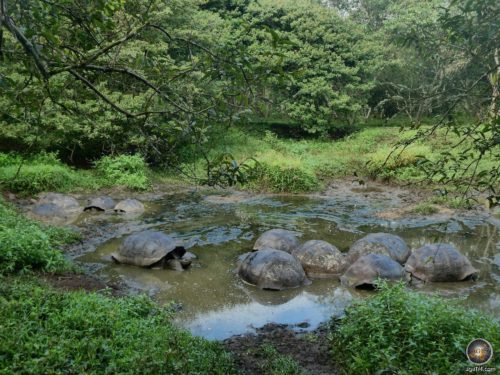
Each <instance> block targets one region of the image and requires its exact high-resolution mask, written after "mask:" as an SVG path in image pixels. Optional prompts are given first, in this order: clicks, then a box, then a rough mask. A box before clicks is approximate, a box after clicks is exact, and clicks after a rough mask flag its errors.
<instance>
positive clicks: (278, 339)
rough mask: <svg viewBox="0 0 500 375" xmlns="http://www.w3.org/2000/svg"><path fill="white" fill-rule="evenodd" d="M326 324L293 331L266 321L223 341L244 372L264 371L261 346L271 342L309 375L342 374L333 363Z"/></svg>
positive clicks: (246, 374)
mask: <svg viewBox="0 0 500 375" xmlns="http://www.w3.org/2000/svg"><path fill="white" fill-rule="evenodd" d="M327 332H328V331H327V327H325V326H321V327H320V328H318V329H316V330H315V331H313V332H307V333H306V332H305V331H298V332H297V331H294V330H292V329H291V328H290V327H288V326H286V325H281V324H267V325H265V326H264V327H262V328H259V329H257V331H256V333H255V334H245V335H238V336H233V337H230V338H228V339H226V340H224V342H223V344H224V346H225V348H226V349H227V350H228V351H230V352H232V353H233V355H234V358H235V360H236V365H237V367H238V369H239V370H240V371H241V373H242V374H245V375H253V374H262V368H263V366H264V363H265V361H266V358H264V357H263V356H262V354H261V353H260V351H259V348H260V347H261V345H263V344H270V345H272V346H273V347H274V348H276V350H277V351H278V352H279V353H280V354H282V355H286V356H288V357H290V358H292V359H293V360H294V361H295V362H297V364H298V365H299V366H300V368H301V370H302V371H303V372H304V373H306V374H314V375H336V374H340V371H339V368H338V366H337V365H336V364H335V363H334V361H333V359H332V356H331V353H330V348H329V344H328V339H327Z"/></svg>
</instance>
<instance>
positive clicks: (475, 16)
mask: <svg viewBox="0 0 500 375" xmlns="http://www.w3.org/2000/svg"><path fill="white" fill-rule="evenodd" d="M0 5H1V6H0V28H1V36H0V59H1V60H2V63H1V64H0V90H1V95H0V124H1V126H2V129H3V131H2V133H1V134H0V150H2V149H3V150H4V151H11V150H17V151H21V152H22V153H25V154H33V153H36V152H39V151H42V150H45V151H57V152H58V154H59V156H60V157H61V158H62V160H63V161H65V162H71V163H76V164H86V165H87V166H89V165H92V163H94V162H95V161H96V160H98V159H100V158H101V157H102V156H106V155H117V154H136V153H137V154H140V155H143V156H144V157H145V160H146V162H148V163H151V164H154V165H156V166H161V167H168V168H169V169H171V170H176V171H180V172H181V173H183V174H186V171H185V170H182V168H181V166H183V165H186V163H189V162H193V160H194V161H196V160H197V159H203V160H206V156H207V154H208V153H210V149H211V145H212V142H213V141H214V140H215V139H216V138H217V137H219V136H221V135H222V134H223V133H224V132H226V131H227V129H229V128H230V127H232V126H234V124H235V123H236V122H240V123H242V124H245V125H247V124H248V122H249V121H252V122H254V123H255V122H262V123H263V122H269V121H280V122H282V123H286V124H287V126H288V127H290V128H294V129H296V130H298V131H294V132H295V133H296V134H302V135H309V136H310V135H311V134H312V135H315V136H325V135H329V136H333V135H338V134H345V133H349V131H345V130H344V129H345V128H346V127H352V126H353V125H354V124H357V123H360V122H365V121H367V120H372V119H383V120H389V119H391V118H392V117H394V116H405V117H406V120H405V122H403V123H402V125H403V126H407V127H412V128H413V129H415V130H417V131H416V133H415V134H414V136H413V137H412V138H409V139H405V140H404V141H402V142H400V143H399V144H398V146H399V147H398V148H397V149H394V150H393V154H392V155H391V157H393V156H394V157H395V158H398V157H400V156H403V157H404V153H405V150H406V148H408V147H409V145H411V144H413V143H415V142H419V141H420V140H424V141H429V140H432V138H433V137H434V136H435V134H436V132H437V131H438V130H441V129H444V130H446V131H447V132H448V133H449V134H454V135H456V142H455V143H453V144H450V145H449V146H448V149H447V150H443V152H441V153H440V155H439V157H438V158H434V159H429V158H426V157H425V155H421V157H420V158H419V159H420V160H419V162H418V163H417V167H418V169H419V170H420V171H421V172H423V176H424V177H423V178H422V179H423V180H426V181H429V180H432V181H434V182H436V183H440V184H441V185H449V186H452V185H454V186H455V188H456V189H460V190H462V193H464V194H466V195H470V194H472V193H476V192H478V191H480V192H487V194H488V196H489V199H490V202H491V203H495V202H496V200H497V199H498V196H497V192H496V190H497V188H498V177H499V173H500V170H499V167H498V165H500V163H499V162H498V161H500V151H499V148H500V146H499V139H500V138H499V135H498V121H499V120H498V113H499V109H498V100H499V93H500V90H499V83H500V79H499V77H500V52H499V51H500V50H499V48H498V45H499V35H500V30H499V24H498V22H497V21H496V20H498V17H499V16H500V5H499V4H498V1H495V0H465V1H458V0H454V1H444V0H426V1H419V0H409V1H400V0H326V1H321V2H319V1H314V0H298V1H290V0H279V1H276V0H274V1H271V0H262V1H252V0H248V1H247V0H241V1H240V0H230V1H218V0H213V1H203V0H189V1H180V0H175V1H170V2H164V1H161V0H140V1H131V0H124V1H121V0H113V1H106V2H103V1H98V2H89V1H83V0H79V1H69V0H64V1H59V2H48V1H40V0H37V1H33V2H25V1H12V0H1V3H0ZM84 14H85V15H86V16H85V17H83V16H82V15H84ZM427 119H432V121H427ZM463 119H466V120H465V121H463ZM424 122H425V123H427V125H428V126H422V123H424ZM339 128H340V129H342V130H341V131H338V129H339ZM464 145H465V146H466V147H462V146H464ZM459 148H460V150H461V152H456V150H457V149H459ZM207 149H208V152H207ZM389 151H391V150H389ZM254 156H255V155H246V157H245V159H248V158H251V157H254ZM385 156H386V157H387V155H385ZM226 159H227V158H226V157H225V156H224V155H211V157H210V159H209V160H221V161H222V162H221V164H220V165H217V166H216V170H214V171H215V173H212V172H211V171H210V168H208V169H209V170H208V172H207V173H205V174H206V175H207V177H206V178H203V179H202V180H201V181H202V182H207V183H209V184H211V185H219V184H220V185H227V184H228V183H229V184H231V183H235V181H236V182H237V181H241V180H245V179H246V176H243V175H242V174H239V173H240V172H241V169H239V168H233V169H234V170H237V171H236V172H235V171H234V170H231V168H232V167H231V165H232V164H234V163H233V161H234V159H233V160H229V163H226V161H225V160H226ZM484 159H486V160H489V161H493V162H492V163H491V165H492V166H490V167H488V168H487V169H486V168H482V164H481V160H484ZM208 164H210V163H208ZM219 167H221V168H222V172H221V173H218V172H217V170H221V168H219ZM380 167H381V170H383V169H384V168H385V163H382V165H381V166H380ZM48 172H49V171H48ZM233 172H234V173H233ZM381 173H382V174H383V171H382V172H381ZM374 174H379V173H374ZM35 177H36V176H35ZM68 177H69V175H68ZM218 177H220V179H221V180H225V181H221V182H220V183H219V182H218V181H215V180H214V179H216V178H218ZM130 185H131V186H132V187H135V188H144V187H145V186H147V182H146V181H144V180H143V179H142V180H139V181H131V182H130Z"/></svg>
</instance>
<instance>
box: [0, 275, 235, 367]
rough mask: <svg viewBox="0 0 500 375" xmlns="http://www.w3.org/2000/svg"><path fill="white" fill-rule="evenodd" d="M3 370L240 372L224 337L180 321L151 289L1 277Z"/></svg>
mask: <svg viewBox="0 0 500 375" xmlns="http://www.w3.org/2000/svg"><path fill="white" fill-rule="evenodd" d="M0 319H1V320H0V322H1V323H0V373H3V374H18V373H23V374H233V373H234V369H233V366H232V360H231V358H230V356H229V355H228V354H227V353H226V352H224V351H223V349H222V347H221V345H220V344H219V343H217V342H209V341H206V340H204V339H202V338H196V337H193V336H191V335H190V334H189V333H188V332H187V331H184V330H180V329H179V328H176V327H175V326H174V325H173V324H172V322H171V319H172V316H171V314H170V313H169V311H167V310H166V309H165V308H161V307H158V306H157V305H156V304H155V303H154V302H153V301H152V300H151V299H149V298H147V297H145V296H139V297H127V298H112V297H108V296H105V295H101V294H96V293H85V292H70V293H60V292H57V291H54V290H51V289H46V288H43V287H41V286H40V285H37V284H35V283H34V282H33V281H28V282H26V281H19V280H15V281H14V282H12V280H10V282H9V283H7V282H4V280H0Z"/></svg>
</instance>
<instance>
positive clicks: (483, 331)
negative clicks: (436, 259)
mask: <svg viewBox="0 0 500 375" xmlns="http://www.w3.org/2000/svg"><path fill="white" fill-rule="evenodd" d="M380 288H381V290H380V291H379V292H378V293H377V295H376V296H374V297H372V298H369V299H366V300H362V301H360V302H358V303H356V304H354V305H353V306H351V307H349V308H348V309H347V310H346V315H345V317H344V318H343V319H341V321H340V322H335V323H334V326H333V328H332V331H331V343H332V353H333V357H334V359H335V360H337V361H338V362H339V363H341V364H342V365H343V366H344V372H345V373H347V374H405V375H410V374H459V373H465V369H466V368H467V367H471V364H470V363H468V360H467V357H466V356H465V350H466V347H467V345H468V343H469V342H470V341H472V340H473V339H475V338H484V339H486V340H488V341H489V342H490V343H491V344H492V345H493V347H494V348H497V347H500V324H499V323H498V322H495V321H494V320H493V318H492V317H488V316H486V315H483V314H482V313H479V312H476V311H474V310H467V309H464V308H463V307H460V306H458V305H456V304H455V303H453V302H452V301H450V300H447V299H443V298H438V297H433V296H427V295H424V294H421V293H417V292H413V291H409V290H407V289H406V288H405V286H404V285H403V284H397V285H394V286H388V284H386V283H382V284H381V285H380ZM487 367H496V368H497V370H498V369H500V361H499V360H498V359H496V360H495V359H493V360H492V362H490V363H488V365H487Z"/></svg>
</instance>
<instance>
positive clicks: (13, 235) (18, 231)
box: [0, 200, 76, 274]
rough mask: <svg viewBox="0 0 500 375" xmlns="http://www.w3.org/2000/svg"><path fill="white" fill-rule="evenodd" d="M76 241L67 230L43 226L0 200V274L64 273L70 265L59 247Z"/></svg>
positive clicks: (74, 235)
mask: <svg viewBox="0 0 500 375" xmlns="http://www.w3.org/2000/svg"><path fill="white" fill-rule="evenodd" d="M75 238H76V234H74V233H73V232H71V231H69V230H68V229H63V228H49V227H45V226H42V225H41V224H38V223H36V222H35V221H33V220H30V219H28V218H25V217H23V216H22V215H20V214H18V213H17V212H16V211H14V210H13V209H12V208H10V207H8V206H7V205H5V203H4V202H3V201H1V200H0V274H7V273H15V272H22V271H28V270H40V271H45V272H57V271H64V270H66V269H68V268H70V265H69V263H68V262H67V261H66V260H65V259H64V257H63V255H62V253H61V252H60V251H59V250H57V249H56V248H57V247H58V246H60V245H62V244H63V243H67V242H70V241H73V240H74V239H75Z"/></svg>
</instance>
